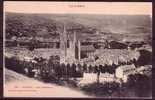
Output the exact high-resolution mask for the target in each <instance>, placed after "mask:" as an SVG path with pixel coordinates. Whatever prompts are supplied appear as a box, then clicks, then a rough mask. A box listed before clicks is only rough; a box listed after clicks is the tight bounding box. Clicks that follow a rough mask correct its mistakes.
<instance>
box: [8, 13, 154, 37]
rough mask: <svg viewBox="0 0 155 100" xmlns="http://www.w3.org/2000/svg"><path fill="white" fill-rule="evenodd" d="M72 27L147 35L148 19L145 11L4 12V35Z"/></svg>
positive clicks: (44, 33) (53, 31)
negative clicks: (95, 13) (142, 12)
mask: <svg viewBox="0 0 155 100" xmlns="http://www.w3.org/2000/svg"><path fill="white" fill-rule="evenodd" d="M63 25H65V26H66V29H67V31H68V32H69V33H73V30H74V31H75V30H76V31H77V33H78V34H79V35H81V34H94V33H95V32H96V30H99V31H100V32H101V33H103V34H108V35H109V34H110V35H111V36H112V37H114V38H122V36H123V37H128V36H130V37H131V38H133V37H135V36H136V37H139V36H141V37H142V38H143V37H145V36H147V35H149V36H150V35H151V33H152V30H151V20H150V17H149V16H147V15H89V14H22V13H6V38H11V37H12V36H17V37H22V36H26V37H27V36H28V37H31V36H41V37H45V38H48V37H50V36H57V34H58V33H59V32H62V31H63Z"/></svg>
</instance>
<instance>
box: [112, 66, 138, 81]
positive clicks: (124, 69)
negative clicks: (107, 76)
mask: <svg viewBox="0 0 155 100" xmlns="http://www.w3.org/2000/svg"><path fill="white" fill-rule="evenodd" d="M135 70H136V67H135V65H134V64H132V65H124V66H120V67H118V68H116V70H115V76H116V78H118V79H121V80H123V81H124V82H126V81H127V78H128V75H130V74H134V72H135Z"/></svg>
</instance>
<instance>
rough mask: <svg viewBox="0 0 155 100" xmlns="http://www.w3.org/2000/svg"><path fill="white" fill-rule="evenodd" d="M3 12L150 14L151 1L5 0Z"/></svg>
mask: <svg viewBox="0 0 155 100" xmlns="http://www.w3.org/2000/svg"><path fill="white" fill-rule="evenodd" d="M4 12H16V13H57V14H72V13H76V14H119V15H120V14H123V15H124V14H128V15H135V14H142V15H152V3H151V2H39V1H38V2H37V1H36V2H34V1H33V2H31V1H5V2H4Z"/></svg>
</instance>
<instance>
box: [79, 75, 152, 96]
mask: <svg viewBox="0 0 155 100" xmlns="http://www.w3.org/2000/svg"><path fill="white" fill-rule="evenodd" d="M151 79H152V78H151V76H149V77H148V76H146V75H142V74H135V75H130V76H129V77H128V81H127V83H123V84H119V83H116V82H110V83H105V84H103V83H93V84H88V85H85V86H83V87H81V90H83V91H85V92H86V93H88V94H91V95H92V94H93V95H96V96H102V97H150V96H151V94H152V93H151V92H152V82H151Z"/></svg>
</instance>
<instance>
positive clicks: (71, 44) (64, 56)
mask: <svg viewBox="0 0 155 100" xmlns="http://www.w3.org/2000/svg"><path fill="white" fill-rule="evenodd" d="M80 45H81V43H80V40H78V39H77V33H76V32H74V33H73V34H70V35H69V34H68V33H67V31H66V27H65V26H63V32H62V33H61V34H60V63H73V62H75V61H76V60H80V55H81V50H80Z"/></svg>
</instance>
